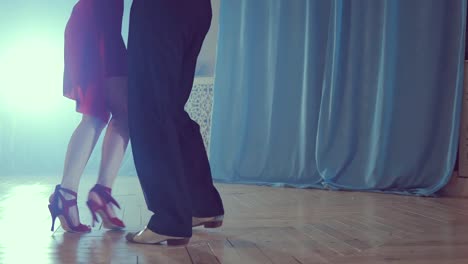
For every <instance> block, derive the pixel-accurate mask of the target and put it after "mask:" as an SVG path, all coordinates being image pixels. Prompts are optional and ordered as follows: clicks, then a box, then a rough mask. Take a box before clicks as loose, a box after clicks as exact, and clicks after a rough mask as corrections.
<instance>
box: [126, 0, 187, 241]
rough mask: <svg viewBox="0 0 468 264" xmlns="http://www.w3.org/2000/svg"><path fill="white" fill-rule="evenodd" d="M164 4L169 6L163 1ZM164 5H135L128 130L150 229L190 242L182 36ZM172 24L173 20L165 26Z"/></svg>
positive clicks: (149, 2) (139, 2) (131, 39)
mask: <svg viewBox="0 0 468 264" xmlns="http://www.w3.org/2000/svg"><path fill="white" fill-rule="evenodd" d="M161 2H164V1H161ZM158 3H159V1H154V2H153V1H134V3H133V6H132V13H131V21H130V35H129V49H128V52H129V126H130V137H131V143H132V148H133V155H134V160H135V166H136V169H137V172H138V177H139V179H140V183H141V186H142V189H143V192H144V195H145V199H146V203H147V205H148V208H149V210H151V211H152V212H153V213H154V215H153V216H152V218H151V220H150V222H149V223H148V228H149V229H150V230H151V231H153V232H156V233H158V234H161V235H168V236H176V237H190V236H191V235H192V228H191V207H190V195H189V191H188V188H187V184H186V182H185V177H184V166H183V161H182V153H181V147H180V137H179V135H180V133H181V132H180V131H179V129H180V127H178V125H177V120H178V119H179V116H180V112H181V111H182V112H183V111H184V110H183V108H182V109H179V108H180V106H179V104H178V103H177V99H176V98H177V97H178V92H179V91H180V87H181V72H182V66H183V54H184V39H183V34H182V32H181V30H179V28H177V26H180V25H176V24H175V23H173V21H171V19H173V18H171V16H168V15H167V14H166V13H164V12H165V10H164V8H163V7H160V6H158ZM165 19H168V20H169V21H165Z"/></svg>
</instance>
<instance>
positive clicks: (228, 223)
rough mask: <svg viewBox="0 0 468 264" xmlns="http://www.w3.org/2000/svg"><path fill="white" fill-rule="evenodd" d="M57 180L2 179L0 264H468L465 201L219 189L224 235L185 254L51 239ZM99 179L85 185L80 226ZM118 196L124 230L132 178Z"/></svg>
mask: <svg viewBox="0 0 468 264" xmlns="http://www.w3.org/2000/svg"><path fill="white" fill-rule="evenodd" d="M57 180H58V178H57V177H43V176H36V177H6V176H0V263H6V264H10V263H13V264H16V263H233V264H234V263H236V264H237V263H240V264H244V263H245V264H250V263H252V264H255V263H278V264H288V263H295V264H312V263H343V264H344V263H346V264H366V263H372V264H379V263H398V264H403V263H405V264H406V263H407V264H410V263H411V264H450V263H468V201H467V200H464V199H455V198H419V197H408V196H397V195H386V194H375V193H356V192H331V191H321V190H300V189H285V188H269V187H258V186H244V185H217V186H218V188H219V190H220V192H221V194H222V197H223V200H224V205H225V208H226V218H225V223H224V226H223V227H222V228H219V229H215V230H206V229H202V228H197V229H195V231H194V235H193V238H192V240H191V242H190V244H189V245H188V246H187V247H175V248H168V247H164V246H162V247H161V246H150V245H134V244H129V243H127V242H126V241H125V232H114V231H106V230H104V229H101V227H100V226H97V227H95V228H94V229H93V232H91V233H89V234H85V235H78V234H70V233H64V232H63V230H62V229H61V228H60V227H59V228H56V230H55V232H51V231H50V224H51V223H50V222H51V219H50V215H49V212H48V210H47V203H48V201H47V199H48V196H49V195H50V193H51V192H52V190H53V188H54V184H55V182H56V181H57ZM94 180H95V178H94V177H92V176H85V177H83V182H82V183H81V186H80V193H79V200H78V202H79V208H80V214H81V219H82V222H84V223H90V220H91V217H90V213H89V211H88V210H87V208H86V207H85V199H86V196H87V191H88V190H89V188H90V187H91V186H92V185H93V181H94ZM114 194H115V196H116V198H117V200H118V201H119V202H120V204H121V205H122V210H121V211H120V212H119V213H120V214H121V217H122V218H123V219H124V221H125V223H126V224H127V229H126V231H137V230H139V229H140V228H142V227H144V226H145V224H146V221H147V219H148V218H149V216H150V215H151V214H150V212H148V211H147V209H146V206H145V202H144V199H143V195H142V193H141V190H140V185H139V183H138V180H137V179H136V177H120V178H118V179H117V182H116V186H115V189H114Z"/></svg>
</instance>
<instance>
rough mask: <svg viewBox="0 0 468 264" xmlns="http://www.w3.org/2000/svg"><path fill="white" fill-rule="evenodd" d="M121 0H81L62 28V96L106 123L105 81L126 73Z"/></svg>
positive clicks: (80, 109) (83, 111)
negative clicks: (63, 44)
mask: <svg viewBox="0 0 468 264" xmlns="http://www.w3.org/2000/svg"><path fill="white" fill-rule="evenodd" d="M123 9H124V3H123V0H80V1H78V3H77V4H76V5H75V7H74V8H73V12H72V14H71V17H70V19H69V20H68V23H67V26H66V29H65V49H64V51H65V53H64V76H63V95H64V96H65V97H68V98H70V99H73V100H75V101H76V110H77V111H78V112H80V113H83V114H86V115H91V116H94V117H97V118H100V119H102V120H103V121H104V122H107V121H108V120H109V117H110V112H109V110H108V107H107V104H106V91H105V87H104V80H105V79H106V78H109V77H114V76H126V75H127V51H126V48H125V44H124V41H123V38H122V34H121V31H122V17H123Z"/></svg>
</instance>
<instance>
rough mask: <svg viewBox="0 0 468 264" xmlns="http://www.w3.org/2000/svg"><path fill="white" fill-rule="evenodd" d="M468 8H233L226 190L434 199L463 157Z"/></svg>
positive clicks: (222, 56) (224, 129)
mask: <svg viewBox="0 0 468 264" xmlns="http://www.w3.org/2000/svg"><path fill="white" fill-rule="evenodd" d="M465 15H466V1H465V0H449V1H440V0H297V1H289V0H255V1H252V0H224V1H222V3H221V11H220V33H219V44H218V61H217V66H216V73H215V74H216V80H215V88H214V106H213V121H212V122H213V123H212V132H211V133H212V134H211V145H210V159H211V163H212V170H213V175H214V178H215V179H216V180H218V181H222V182H235V183H255V184H268V185H280V186H283V185H287V186H295V187H319V188H331V189H346V190H366V191H386V192H396V193H408V194H417V195H431V194H433V193H434V192H436V191H437V190H439V189H440V188H441V187H443V186H444V185H445V184H446V183H447V182H448V180H449V178H450V176H451V174H452V170H453V165H454V162H455V160H456V152H457V142H458V134H459V133H458V129H459V118H460V109H461V96H462V89H463V87H462V86H463V81H462V80H463V61H464V60H463V56H464V40H465V39H464V34H465Z"/></svg>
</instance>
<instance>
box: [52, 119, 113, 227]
mask: <svg viewBox="0 0 468 264" xmlns="http://www.w3.org/2000/svg"><path fill="white" fill-rule="evenodd" d="M105 125H106V124H105V123H104V122H103V121H102V120H101V119H99V118H96V117H92V116H89V115H83V118H82V120H81V122H80V124H79V125H78V127H77V128H76V129H75V132H74V133H73V135H72V137H71V139H70V143H69V144H68V150H67V155H66V158H65V166H64V170H63V177H62V182H61V184H60V185H61V187H62V188H65V189H69V190H72V191H74V192H77V191H78V186H79V183H80V178H81V175H82V174H83V171H84V169H85V167H86V164H87V163H88V160H89V157H90V156H91V153H92V152H93V149H94V147H95V146H96V142H97V141H98V139H99V136H100V135H101V132H102V130H103V128H104V126H105ZM62 195H63V196H64V197H65V199H66V200H70V199H74V198H76V197H74V196H72V195H70V194H68V193H65V192H62ZM61 206H62V205H61V204H59V207H61ZM70 219H71V220H72V224H73V225H75V226H76V225H78V224H79V223H80V220H79V219H80V218H79V214H78V208H76V206H74V207H72V208H70Z"/></svg>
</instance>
